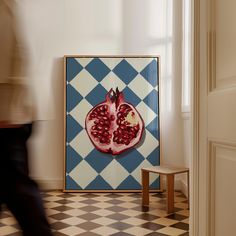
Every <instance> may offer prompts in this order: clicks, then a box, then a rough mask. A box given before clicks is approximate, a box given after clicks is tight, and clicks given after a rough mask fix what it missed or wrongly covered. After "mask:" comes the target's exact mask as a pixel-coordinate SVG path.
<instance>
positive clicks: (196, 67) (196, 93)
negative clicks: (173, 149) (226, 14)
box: [190, 0, 200, 236]
mask: <svg viewBox="0 0 236 236" xmlns="http://www.w3.org/2000/svg"><path fill="white" fill-rule="evenodd" d="M192 14H193V16H192V19H193V24H192V25H193V32H192V35H193V41H192V45H193V49H192V52H193V57H192V58H193V76H192V83H191V103H192V104H191V108H192V119H191V127H192V149H191V150H192V153H191V161H190V173H191V174H190V235H191V236H199V227H200V225H199V206H200V204H199V174H200V173H199V166H200V155H199V148H200V145H199V133H200V132H199V131H200V130H199V128H200V125H199V120H200V106H199V105H200V0H193V2H192Z"/></svg>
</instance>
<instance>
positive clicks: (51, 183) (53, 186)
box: [32, 177, 63, 191]
mask: <svg viewBox="0 0 236 236" xmlns="http://www.w3.org/2000/svg"><path fill="white" fill-rule="evenodd" d="M32 178H33V179H34V180H35V181H36V182H37V184H38V185H39V188H40V190H61V191H62V189H63V179H62V178H61V179H39V178H34V177H32Z"/></svg>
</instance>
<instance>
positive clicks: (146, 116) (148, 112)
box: [136, 101, 156, 127]
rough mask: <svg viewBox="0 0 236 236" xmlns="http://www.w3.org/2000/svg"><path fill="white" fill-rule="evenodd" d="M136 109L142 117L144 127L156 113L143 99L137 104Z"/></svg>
mask: <svg viewBox="0 0 236 236" xmlns="http://www.w3.org/2000/svg"><path fill="white" fill-rule="evenodd" d="M136 109H137V110H138V112H139V113H140V115H141V117H142V118H143V121H144V124H145V127H146V126H148V125H149V124H150V123H151V122H152V121H153V119H154V118H155V117H156V113H155V112H153V110H152V109H151V108H150V107H148V106H147V105H146V104H145V103H144V102H143V101H141V102H140V103H139V104H138V105H137V106H136Z"/></svg>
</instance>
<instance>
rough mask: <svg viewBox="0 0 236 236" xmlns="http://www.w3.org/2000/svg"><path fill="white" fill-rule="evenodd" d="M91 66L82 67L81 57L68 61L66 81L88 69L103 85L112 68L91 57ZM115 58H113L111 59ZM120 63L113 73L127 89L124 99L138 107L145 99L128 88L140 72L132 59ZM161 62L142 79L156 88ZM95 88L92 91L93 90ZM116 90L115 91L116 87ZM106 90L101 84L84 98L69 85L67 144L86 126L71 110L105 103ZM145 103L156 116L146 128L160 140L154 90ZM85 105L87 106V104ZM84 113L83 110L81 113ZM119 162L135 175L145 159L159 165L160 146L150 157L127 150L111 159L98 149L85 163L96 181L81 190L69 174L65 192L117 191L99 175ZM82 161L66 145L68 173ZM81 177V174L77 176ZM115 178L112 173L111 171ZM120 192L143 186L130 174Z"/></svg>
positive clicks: (145, 71)
mask: <svg viewBox="0 0 236 236" xmlns="http://www.w3.org/2000/svg"><path fill="white" fill-rule="evenodd" d="M91 59H92V60H91V61H90V63H89V64H88V65H87V66H86V67H85V68H83V66H82V63H81V64H80V63H79V62H80V58H77V60H75V58H67V60H66V63H67V65H66V69H67V71H66V81H67V82H70V81H71V80H72V79H73V78H74V77H75V76H76V75H78V76H79V73H80V72H81V70H83V69H84V70H87V71H88V73H90V74H91V75H92V76H93V77H94V78H95V79H96V80H97V81H98V82H100V81H101V80H102V79H103V78H104V77H105V76H107V75H108V74H109V73H110V72H111V70H110V69H109V66H107V65H106V63H105V60H104V62H103V61H102V60H100V59H99V58H97V57H96V58H92V57H91ZM111 59H112V58H111ZM120 59H121V62H120V63H119V64H118V65H117V66H116V67H115V68H114V69H113V71H112V72H114V73H115V74H116V75H117V76H118V77H119V78H120V79H121V80H122V81H123V82H124V83H125V84H126V87H125V88H124V89H123V91H122V92H123V93H124V96H125V100H126V101H127V102H128V103H130V104H132V105H133V106H135V107H136V106H137V105H138V104H139V103H140V102H141V101H142V99H141V98H140V97H139V96H138V95H137V94H135V93H134V92H133V91H132V90H131V89H130V88H129V87H128V86H127V85H128V84H129V83H130V82H131V81H132V80H133V79H135V77H136V76H137V75H138V72H137V71H136V69H135V66H134V65H133V64H132V60H130V58H129V62H127V61H126V59H125V58H120ZM157 66H158V61H156V60H152V61H151V62H150V63H149V64H148V65H147V66H146V67H145V68H144V69H143V70H142V71H141V72H140V74H141V76H143V77H144V78H145V79H146V80H147V81H148V82H149V83H150V84H151V85H152V86H153V87H156V85H158V75H157V73H158V70H157ZM91 89H92V88H91ZM113 89H115V88H113ZM106 94H107V90H106V89H105V88H104V87H103V86H102V84H100V83H99V84H98V85H97V86H96V87H95V88H93V90H92V91H90V93H89V94H88V95H87V96H86V97H85V98H83V97H82V96H81V94H80V93H79V92H78V91H76V89H74V87H73V86H71V85H70V83H68V84H67V88H66V108H67V112H68V114H67V115H66V126H67V128H66V141H67V142H68V143H70V142H71V141H72V140H73V139H74V138H75V137H76V136H77V135H78V134H79V133H80V132H81V131H83V127H81V126H80V124H79V123H78V122H77V121H76V120H75V118H73V117H72V116H71V115H70V111H71V110H73V109H74V108H75V107H76V106H77V105H78V104H79V103H80V102H81V101H83V99H84V100H85V101H87V102H89V103H90V104H91V105H92V106H95V105H97V104H99V103H101V102H103V101H105V96H106ZM143 102H144V103H145V104H146V105H147V106H148V107H150V109H152V110H153V111H154V112H155V113H156V114H157V116H156V117H155V118H154V119H153V121H152V122H151V123H150V124H149V125H148V126H147V127H146V130H148V131H149V132H150V133H151V134H152V135H153V136H154V137H155V138H156V139H157V140H159V117H158V113H159V110H158V92H157V91H156V90H154V89H153V90H152V91H151V92H150V93H149V94H148V95H147V96H146V97H145V98H144V99H143ZM83 106H86V102H85V103H84V105H83ZM81 112H83V111H81ZM114 159H115V160H116V161H117V162H118V163H119V164H118V163H117V165H121V166H122V167H123V168H124V169H125V170H126V171H128V172H129V173H132V172H133V171H135V170H136V169H137V168H139V167H140V165H141V163H142V162H143V160H144V159H146V160H147V161H148V162H149V163H150V164H152V165H159V164H160V149H159V147H157V148H156V149H155V150H153V151H152V153H151V154H149V155H148V156H143V155H142V154H141V153H139V152H138V151H137V150H136V149H135V148H134V149H131V150H128V151H126V152H124V153H122V154H121V155H117V156H112V155H110V154H104V153H101V152H99V151H98V150H97V149H95V148H94V149H93V150H92V151H91V152H90V153H89V154H88V155H87V156H86V157H84V160H85V161H86V162H87V163H88V164H89V165H90V166H91V167H92V168H93V169H94V170H95V171H96V172H97V176H96V177H95V179H93V180H92V181H91V182H90V183H89V184H88V186H87V187H85V188H82V187H81V186H80V185H79V184H78V183H76V182H75V181H74V180H73V179H72V178H71V177H70V176H69V175H67V176H66V189H67V190H95V189H96V190H113V189H114V188H113V187H112V186H111V185H110V184H109V183H108V182H107V180H106V179H104V178H103V177H102V176H100V173H101V172H102V171H103V170H104V169H105V168H108V167H109V163H111V161H112V160H114ZM82 160H83V158H82V157H81V156H80V155H79V154H78V153H77V152H76V151H75V150H74V149H73V148H72V147H71V146H70V145H67V146H66V172H67V174H69V173H70V172H71V171H72V170H73V169H74V168H75V167H76V166H78V165H80V162H81V161H82ZM78 175H79V173H78ZM111 175H112V170H111ZM150 188H151V189H158V188H159V178H157V179H156V180H155V181H154V183H153V184H152V185H151V186H150ZM115 189H117V190H132V189H133V190H136V189H138V190H140V189H141V184H140V183H139V182H138V181H137V180H136V179H135V178H134V177H133V176H132V175H131V174H130V175H129V176H128V177H127V178H125V179H124V180H123V181H122V183H120V184H119V186H118V187H117V188H115Z"/></svg>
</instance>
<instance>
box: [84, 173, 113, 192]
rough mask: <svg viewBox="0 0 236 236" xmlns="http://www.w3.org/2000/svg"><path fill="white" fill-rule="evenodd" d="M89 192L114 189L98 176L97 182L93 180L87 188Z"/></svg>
mask: <svg viewBox="0 0 236 236" xmlns="http://www.w3.org/2000/svg"><path fill="white" fill-rule="evenodd" d="M86 189H88V190H92V189H93V190H99V189H104V190H111V189H112V187H111V186H110V185H109V184H108V183H107V182H106V181H105V180H104V179H103V178H102V177H101V176H100V175H98V176H97V177H96V178H95V180H93V181H92V182H91V183H90V184H89V185H88V186H87V187H86Z"/></svg>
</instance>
